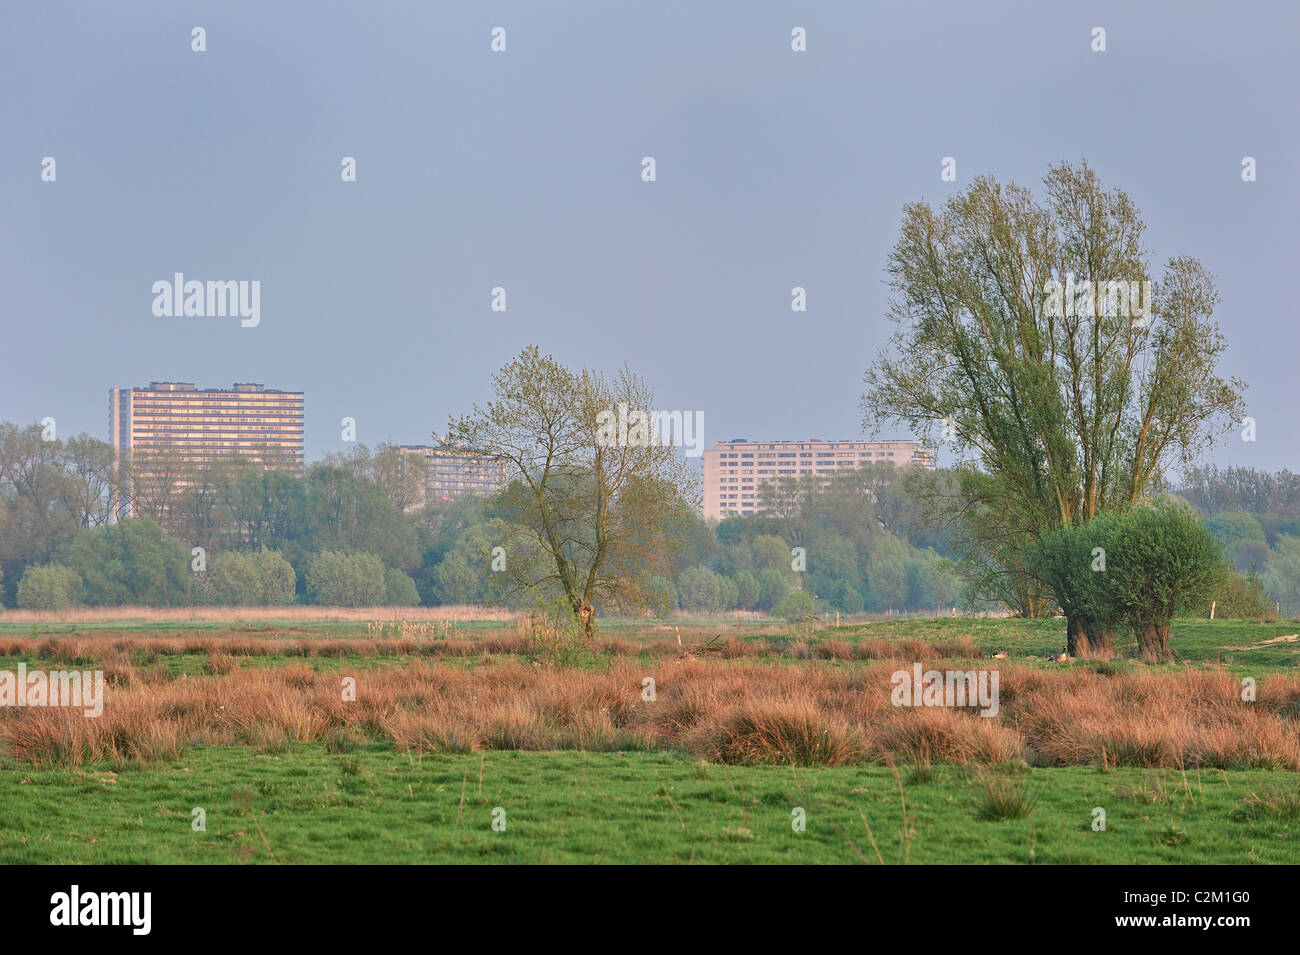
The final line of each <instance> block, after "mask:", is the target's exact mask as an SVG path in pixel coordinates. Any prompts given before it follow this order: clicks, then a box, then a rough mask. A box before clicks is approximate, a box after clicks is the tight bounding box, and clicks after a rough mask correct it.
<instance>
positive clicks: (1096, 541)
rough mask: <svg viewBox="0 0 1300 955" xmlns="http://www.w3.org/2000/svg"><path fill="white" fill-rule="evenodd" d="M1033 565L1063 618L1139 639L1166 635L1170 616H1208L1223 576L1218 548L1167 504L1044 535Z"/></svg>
mask: <svg viewBox="0 0 1300 955" xmlns="http://www.w3.org/2000/svg"><path fill="white" fill-rule="evenodd" d="M1031 565H1032V567H1033V568H1034V572H1035V573H1036V574H1037V575H1038V577H1039V578H1040V579H1041V580H1043V581H1044V582H1045V583H1046V584H1047V585H1048V586H1049V587H1050V588H1051V590H1052V592H1053V594H1054V595H1055V596H1056V598H1057V600H1059V601H1060V603H1061V605H1062V607H1063V608H1065V610H1066V613H1067V615H1068V616H1071V617H1074V618H1078V619H1081V620H1089V621H1094V622H1097V623H1100V624H1103V625H1113V624H1115V623H1120V622H1122V623H1126V624H1128V625H1129V626H1131V627H1132V628H1133V630H1134V631H1135V632H1137V633H1138V634H1139V639H1145V638H1144V637H1143V636H1142V635H1143V634H1146V633H1148V632H1151V633H1154V632H1155V631H1160V632H1161V633H1164V634H1165V635H1166V636H1167V630H1168V625H1169V621H1170V619H1172V617H1173V616H1174V615H1175V613H1182V612H1189V611H1190V612H1194V613H1196V614H1197V615H1200V614H1203V613H1204V614H1208V612H1209V605H1210V601H1211V600H1212V599H1214V595H1215V594H1216V593H1217V592H1221V588H1222V587H1223V586H1224V581H1225V577H1226V574H1227V567H1226V565H1225V563H1224V560H1223V553H1222V548H1221V545H1220V544H1219V542H1218V541H1217V540H1215V538H1214V536H1213V535H1212V534H1211V533H1210V531H1209V530H1208V529H1207V528H1206V526H1205V525H1204V524H1203V523H1202V522H1201V519H1200V517H1198V516H1197V514H1196V512H1195V511H1194V510H1192V509H1191V508H1190V507H1189V506H1187V505H1186V504H1184V503H1183V502H1181V501H1179V500H1177V499H1176V498H1172V497H1163V498H1158V499H1157V500H1155V501H1153V502H1151V503H1148V504H1145V505H1143V506H1140V507H1137V508H1134V509H1133V510H1132V511H1129V512H1126V513H1124V512H1120V511H1105V512H1103V513H1101V514H1100V515H1098V516H1097V518H1095V519H1094V520H1092V521H1090V522H1088V523H1087V524H1084V525H1082V526H1078V527H1065V528H1058V529H1056V530H1054V531H1051V532H1049V533H1047V534H1044V535H1043V536H1042V538H1041V539H1040V540H1039V541H1038V542H1037V544H1036V545H1035V547H1033V548H1032V549H1031ZM1162 639H1163V638H1162Z"/></svg>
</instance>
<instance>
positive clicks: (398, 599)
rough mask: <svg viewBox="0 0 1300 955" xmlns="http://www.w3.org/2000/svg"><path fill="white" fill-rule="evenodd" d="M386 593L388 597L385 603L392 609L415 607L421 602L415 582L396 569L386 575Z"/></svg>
mask: <svg viewBox="0 0 1300 955" xmlns="http://www.w3.org/2000/svg"><path fill="white" fill-rule="evenodd" d="M384 591H385V593H387V595H388V597H387V600H386V601H385V603H387V604H388V606H390V607H414V606H416V605H417V604H418V603H419V602H420V594H419V591H417V590H416V589H415V581H414V580H412V579H411V578H410V577H409V576H408V575H407V574H404V573H402V571H400V570H398V569H397V568H396V567H393V568H391V569H390V570H389V571H388V572H387V573H386V574H384Z"/></svg>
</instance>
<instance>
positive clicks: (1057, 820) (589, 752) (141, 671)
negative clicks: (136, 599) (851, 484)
mask: <svg viewBox="0 0 1300 955" xmlns="http://www.w3.org/2000/svg"><path fill="white" fill-rule="evenodd" d="M294 609H298V608H294ZM430 609H433V610H436V609H439V608H430ZM7 617H8V615H5V616H0V661H2V662H0V670H13V669H15V668H16V667H17V666H18V665H19V664H23V665H24V666H25V667H26V668H27V669H28V670H29V671H30V670H34V669H43V670H49V671H53V670H59V669H68V670H73V669H76V670H100V671H102V672H103V674H104V680H105V703H104V711H103V715H102V717H99V718H95V719H91V718H86V717H84V716H82V714H81V713H80V711H76V712H73V711H70V710H68V709H66V708H55V707H46V708H17V707H4V708H2V709H0V786H3V789H4V793H3V795H2V796H0V805H2V806H3V807H4V810H3V812H0V861H5V862H78V863H79V862H105V863H106V862H157V863H163V862H167V863H171V862H198V863H242V862H267V863H285V862H290V863H323V862H383V861H399V862H484V861H487V862H491V861H510V862H580V861H600V862H610V863H634V862H647V861H649V862H656V861H658V862H692V861H693V862H823V863H824V862H846V863H862V862H868V863H873V864H877V863H882V862H883V863H887V864H893V863H903V862H913V863H926V862H978V863H983V862H994V863H1060V864H1083V863H1129V862H1134V863H1174V862H1179V863H1198V862H1205V863H1238V862H1259V863H1295V862H1300V840H1298V839H1297V837H1296V834H1295V829H1296V822H1297V820H1300V772H1297V770H1300V731H1298V730H1297V724H1298V722H1300V674H1298V672H1297V669H1296V666H1297V663H1298V662H1300V639H1297V638H1296V630H1297V629H1300V628H1298V627H1297V624H1296V622H1295V621H1285V620H1284V621H1279V622H1276V623H1260V622H1252V621H1236V620H1217V621H1208V620H1199V619H1197V620H1193V619H1185V620H1182V619H1180V620H1176V621H1175V623H1174V627H1173V641H1172V642H1173V647H1174V650H1175V654H1176V659H1175V661H1174V662H1172V663H1163V664H1150V663H1146V662H1143V661H1142V660H1141V659H1139V658H1138V657H1137V655H1136V650H1137V648H1136V644H1135V643H1134V642H1132V641H1129V640H1126V639H1124V638H1121V639H1120V640H1119V641H1118V642H1117V645H1116V649H1117V654H1116V657H1115V658H1114V659H1110V660H1083V659H1081V660H1069V661H1066V662H1059V661H1058V659H1057V654H1059V653H1060V650H1061V649H1062V647H1063V645H1064V635H1065V634H1064V621H1063V620H1060V619H1054V620H1053V619H1048V620H1018V619H1005V618H966V617H958V618H951V617H937V618H928V619H924V618H907V619H892V620H891V619H886V620H880V621H875V622H867V621H853V622H849V621H842V625H841V626H840V627H834V626H829V627H826V626H822V627H813V626H809V625H806V624H804V625H791V624H787V623H786V622H784V621H780V620H771V619H766V620H765V619H739V618H729V619H720V618H719V619H711V620H701V619H693V618H677V619H672V620H668V621H650V622H647V621H617V622H612V625H610V626H607V627H603V628H602V630H601V631H600V633H599V634H598V636H597V639H596V640H595V641H593V643H592V644H591V645H590V646H589V647H588V646H582V645H575V644H572V643H566V642H565V641H564V640H561V639H558V638H554V637H553V635H548V634H546V633H539V632H537V631H535V630H531V629H529V627H528V626H527V625H526V624H525V623H524V622H521V621H519V620H517V619H514V618H512V619H510V620H500V619H491V618H474V617H473V616H472V615H470V614H468V613H467V614H464V615H463V616H462V618H461V619H459V620H454V621H453V620H452V618H450V617H447V616H444V617H441V618H439V617H436V616H431V617H429V618H426V619H424V620H416V619H414V618H413V617H412V616H411V615H403V614H400V613H397V614H395V615H394V616H393V617H391V618H376V617H373V616H371V617H368V616H366V615H365V614H358V615H356V616H351V615H342V616H340V617H337V618H329V617H325V616H317V615H315V614H308V615H299V616H296V617H295V616H288V615H283V616H282V615H279V614H273V615H268V616H263V617H258V616H257V615H256V613H255V612H253V611H252V608H250V612H249V613H248V614H246V615H244V614H241V615H236V616H229V617H227V616H225V615H221V616H217V617H213V618H210V619H199V620H194V619H185V618H184V617H183V616H182V617H172V618H167V617H164V616H159V617H152V616H143V617H142V616H125V615H124V616H122V617H119V618H118V619H116V620H114V619H109V618H107V617H98V616H95V617H92V618H89V619H87V618H84V617H77V618H76V619H68V618H64V619H58V620H54V619H47V620H28V621H16V620H12V619H7ZM447 621H451V622H450V623H448V624H447V625H441V624H443V623H444V622H447ZM679 637H680V639H681V643H680V645H679V643H678V638H679ZM915 663H920V664H922V665H923V666H925V667H927V668H929V667H934V668H937V669H940V670H960V671H974V670H983V671H989V670H996V671H997V672H998V674H999V675H1000V677H1001V684H1000V685H1001V709H1000V712H999V713H998V714H997V715H996V716H995V717H993V718H991V719H990V718H985V717H981V716H979V715H978V713H977V711H976V710H975V709H973V708H971V707H964V708H963V707H951V706H945V707H898V706H893V705H891V701H890V689H891V687H890V678H891V674H893V673H896V672H897V671H899V670H900V669H903V668H909V667H911V666H912V665H913V664H915ZM1246 677H1249V678H1250V679H1251V680H1253V681H1255V682H1256V685H1257V686H1256V692H1257V697H1256V699H1254V700H1253V701H1250V702H1246V701H1243V700H1242V699H1241V695H1242V694H1241V686H1242V680H1243V678H1246ZM345 678H350V679H351V680H352V681H354V686H355V691H354V692H355V699H352V700H347V699H344V698H343V694H341V693H340V686H341V685H342V683H343V681H344V680H345ZM646 678H652V679H654V680H655V690H656V691H657V692H654V693H652V694H651V695H652V697H653V699H647V698H646V696H645V688H644V681H645V679H646ZM196 808H201V809H203V811H204V813H205V814H206V830H205V831H194V830H193V829H191V822H192V815H191V814H192V812H193V810H194V809H196ZM800 809H801V810H803V814H804V816H805V818H806V822H805V827H806V828H805V830H804V831H796V830H795V829H794V828H793V827H792V813H795V812H796V810H800ZM1096 809H1102V810H1104V811H1105V814H1106V819H1107V824H1106V828H1105V830H1104V831H1096V830H1094V828H1093V822H1094V818H1095V816H1094V810H1096ZM495 810H502V813H501V820H502V821H503V824H504V825H505V831H494V829H493V828H492V823H493V821H494V819H495V818H496V817H495V816H494V815H493V813H494V811H495Z"/></svg>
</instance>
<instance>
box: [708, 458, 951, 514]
mask: <svg viewBox="0 0 1300 955" xmlns="http://www.w3.org/2000/svg"><path fill="white" fill-rule="evenodd" d="M884 461H888V462H890V463H891V464H897V465H918V466H921V467H927V468H933V467H934V453H933V452H932V451H929V450H927V449H925V448H922V447H921V443H920V442H919V441H821V440H818V439H817V438H809V439H808V440H807V441H746V440H745V439H744V438H736V439H734V440H731V441H724V442H722V443H721V444H716V445H714V446H713V447H712V448H708V449H706V450H705V452H704V455H703V462H702V464H703V479H704V488H703V490H704V519H705V520H706V521H719V520H722V519H723V518H724V517H732V516H735V515H740V514H761V513H762V511H763V508H762V507H761V505H760V504H759V492H758V489H759V487H760V486H761V485H763V484H765V483H768V482H771V481H775V480H777V479H778V478H780V477H782V476H789V477H794V478H798V477H800V476H803V475H807V474H813V475H820V476H823V477H825V478H827V479H829V478H830V477H831V475H833V474H835V473H837V472H839V471H848V470H856V469H857V468H860V467H862V466H863V465H864V464H871V463H879V462H884Z"/></svg>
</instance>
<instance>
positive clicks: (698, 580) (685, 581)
mask: <svg viewBox="0 0 1300 955" xmlns="http://www.w3.org/2000/svg"><path fill="white" fill-rule="evenodd" d="M723 579H724V578H722V577H720V576H719V575H717V574H715V573H714V572H713V571H711V570H709V569H708V568H707V567H688V568H686V570H684V571H683V572H682V574H681V577H680V578H679V579H678V581H677V592H678V595H679V596H680V598H681V603H682V609H683V610H690V611H694V612H696V613H717V612H718V611H720V610H725V609H727V607H726V605H725V600H724V595H723V589H722V582H723Z"/></svg>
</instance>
